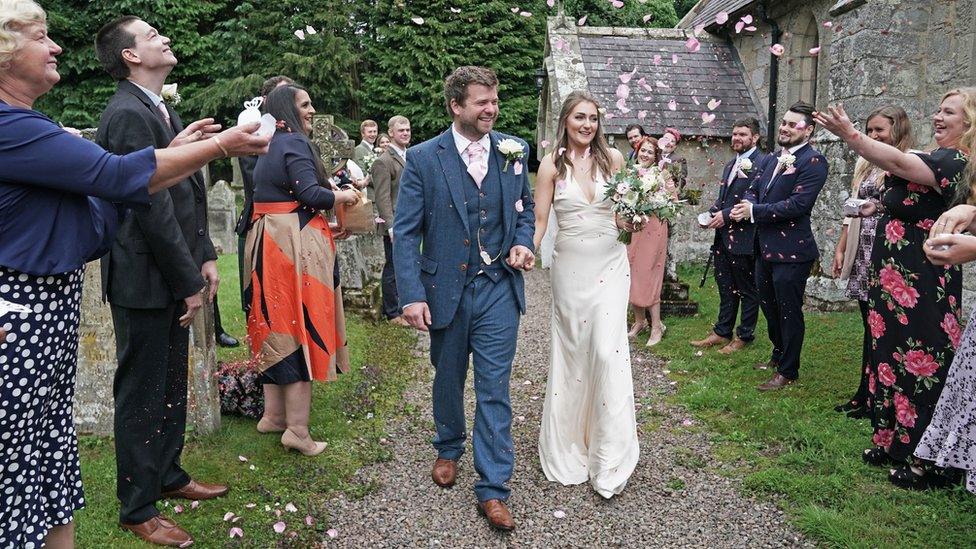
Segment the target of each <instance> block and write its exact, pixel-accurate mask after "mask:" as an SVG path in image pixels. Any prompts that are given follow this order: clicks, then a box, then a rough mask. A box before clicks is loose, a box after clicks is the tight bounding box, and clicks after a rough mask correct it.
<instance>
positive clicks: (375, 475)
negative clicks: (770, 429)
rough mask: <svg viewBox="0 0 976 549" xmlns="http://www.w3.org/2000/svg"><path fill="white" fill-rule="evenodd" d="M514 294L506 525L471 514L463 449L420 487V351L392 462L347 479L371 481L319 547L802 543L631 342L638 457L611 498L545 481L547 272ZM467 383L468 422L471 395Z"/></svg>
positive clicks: (427, 418)
mask: <svg viewBox="0 0 976 549" xmlns="http://www.w3.org/2000/svg"><path fill="white" fill-rule="evenodd" d="M526 287H527V288H526V290H527V298H528V314H527V315H526V316H525V317H523V318H522V322H521V327H520V330H519V345H518V352H517V354H516V357H515V364H514V367H513V372H512V387H511V394H512V410H513V414H514V416H515V420H514V424H513V429H512V431H513V436H514V439H515V452H516V463H515V474H514V476H513V478H512V481H511V484H510V486H511V488H512V496H511V499H510V500H509V506H510V508H511V510H512V513H513V515H514V517H515V520H516V523H517V529H516V530H515V531H514V532H511V533H509V534H502V533H496V532H493V531H491V530H489V528H488V526H487V524H486V522H485V520H484V519H483V518H482V517H481V516H479V515H478V513H477V511H476V509H475V497H474V492H473V489H472V488H473V485H474V482H475V479H476V476H477V475H476V473H475V471H474V465H473V462H472V458H471V450H470V443H469V444H468V450H467V451H466V453H465V455H464V457H463V458H462V459H461V463H460V469H459V473H458V482H457V484H456V485H455V486H454V487H453V488H451V489H448V490H445V489H441V488H438V487H437V486H435V485H434V484H433V482H432V481H431V480H430V467H431V465H432V463H433V460H434V458H435V457H436V456H435V453H434V450H433V448H432V447H431V445H430V437H431V434H432V433H433V421H432V420H431V412H430V408H431V406H430V381H431V377H432V368H431V367H430V365H429V362H428V361H427V356H426V353H422V358H421V359H420V360H419V361H418V362H419V365H420V366H419V367H421V368H424V369H425V374H424V375H422V376H420V381H419V382H418V383H417V384H416V385H414V386H413V387H411V388H410V389H409V390H408V392H407V393H406V394H405V395H404V399H405V404H406V409H409V410H411V411H410V413H408V414H406V415H404V416H402V417H400V418H397V419H395V420H393V422H392V423H391V424H390V425H388V429H389V433H390V435H389V437H388V440H387V442H386V443H387V445H388V448H389V449H390V451H391V453H392V458H391V459H390V460H389V461H387V462H383V463H378V464H375V465H372V466H370V467H367V468H365V469H363V470H361V471H359V473H358V474H357V476H356V478H355V480H354V482H357V483H363V484H367V485H374V486H375V489H374V490H372V491H370V492H369V493H368V495H366V496H365V497H363V498H360V499H347V498H346V497H345V496H339V497H337V498H335V499H334V500H333V501H331V502H330V505H329V507H328V509H329V512H330V514H331V516H332V520H331V521H330V524H331V527H332V528H335V530H336V532H337V533H338V535H337V536H336V537H335V538H334V539H329V538H327V539H326V542H327V543H328V544H329V545H338V546H346V547H361V546H365V545H368V546H371V547H398V546H404V545H410V546H435V545H443V546H448V547H456V546H479V547H485V546H501V545H506V544H507V545H512V546H520V547H522V546H524V547H537V546H545V545H556V546H624V547H654V546H667V547H680V546H713V547H741V546H750V547H783V546H789V547H794V546H803V547H807V546H812V543H810V542H809V541H807V540H805V539H804V538H803V537H802V536H801V535H800V534H799V533H798V532H797V531H796V530H795V529H794V528H792V527H790V526H789V525H788V524H786V522H785V517H784V515H783V513H782V512H781V511H779V510H778V509H777V508H776V506H775V505H774V504H772V503H768V502H760V501H757V500H754V499H751V498H748V497H744V496H743V495H742V494H741V493H739V491H738V487H739V483H738V481H737V480H736V479H735V478H734V477H733V476H732V475H731V474H730V473H728V472H727V471H728V470H726V471H725V474H722V473H723V466H722V465H721V464H719V463H718V462H717V461H715V460H713V459H712V457H711V456H710V443H709V434H708V433H707V432H705V431H704V430H703V429H702V428H701V426H700V425H699V424H698V422H697V421H694V420H692V419H691V416H690V414H688V413H687V412H686V411H685V410H683V409H682V408H681V407H679V406H675V405H672V404H669V403H668V402H666V399H667V397H668V395H670V394H671V393H673V392H674V387H673V385H672V382H670V381H669V380H668V378H667V375H666V374H667V365H666V364H665V363H663V361H661V360H660V359H658V358H656V357H654V356H653V355H651V354H650V353H648V352H646V351H645V349H644V347H643V345H639V344H638V345H635V346H634V349H635V352H634V353H633V375H634V391H635V397H636V399H637V402H638V406H639V407H638V416H637V417H638V425H639V429H640V432H639V438H640V445H641V457H640V462H639V463H638V465H637V469H636V471H635V472H634V474H633V476H631V478H630V482H629V483H628V485H627V488H626V489H625V490H624V492H623V494H621V495H620V496H617V497H615V498H613V499H612V500H609V501H606V500H603V498H601V497H600V496H599V495H597V494H596V493H595V492H594V491H593V490H592V489H591V488H590V486H589V485H588V484H583V485H578V486H561V485H559V484H557V483H552V482H549V481H547V480H546V478H545V475H544V474H543V473H542V470H541V469H540V467H539V459H538V454H537V441H538V436H539V422H540V417H541V415H542V401H543V398H544V395H545V380H546V372H547V369H548V365H549V321H550V300H551V293H550V290H549V277H548V273H547V272H545V271H534V272H532V273H529V274H528V276H527V280H526ZM423 341H424V338H422V339H421V340H420V343H421V345H422V344H423ZM418 354H421V353H418ZM468 379H469V381H468V390H467V392H466V396H467V397H468V398H467V401H468V419H469V427H470V421H471V418H472V417H473V407H474V392H473V390H472V388H471V381H470V379H471V376H470V375H469V376H468Z"/></svg>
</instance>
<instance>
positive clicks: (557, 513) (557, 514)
mask: <svg viewBox="0 0 976 549" xmlns="http://www.w3.org/2000/svg"><path fill="white" fill-rule="evenodd" d="M552 516H554V517H556V518H557V519H561V518H566V511H563V510H562V509H560V510H558V511H553V512H552Z"/></svg>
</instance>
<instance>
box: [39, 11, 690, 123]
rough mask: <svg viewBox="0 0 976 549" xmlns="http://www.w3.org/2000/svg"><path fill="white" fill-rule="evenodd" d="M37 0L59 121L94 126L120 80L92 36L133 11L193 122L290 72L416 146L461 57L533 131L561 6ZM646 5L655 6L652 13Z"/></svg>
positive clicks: (338, 111) (608, 18)
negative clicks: (404, 133) (551, 29)
mask: <svg viewBox="0 0 976 549" xmlns="http://www.w3.org/2000/svg"><path fill="white" fill-rule="evenodd" d="M43 6H44V8H45V9H46V10H47V11H48V17H49V23H50V28H51V35H52V36H53V37H54V38H55V40H57V41H58V42H59V43H60V44H61V45H62V46H63V47H64V50H65V52H64V53H63V54H62V55H61V57H60V60H61V64H60V72H61V75H62V81H61V83H60V84H59V85H58V86H56V87H55V88H54V89H53V90H52V91H51V92H49V93H48V94H47V95H45V96H44V97H43V98H42V100H41V101H40V102H39V103H38V104H37V108H38V109H39V110H41V111H42V112H45V113H47V114H49V115H50V116H52V117H53V118H55V119H56V120H58V121H60V122H62V123H64V124H65V125H71V126H76V127H90V126H94V125H95V124H97V121H98V116H99V114H100V113H101V111H102V109H103V108H104V106H105V104H106V102H107V101H108V98H109V97H110V96H111V94H112V93H113V91H114V89H115V83H114V82H112V81H111V79H110V78H109V77H108V76H107V75H106V74H105V72H104V71H103V70H102V69H101V67H100V66H99V65H98V61H97V59H96V58H95V53H94V47H93V42H94V36H95V33H96V31H97V30H98V28H99V27H100V26H101V25H102V24H104V23H105V22H107V21H109V20H111V19H113V18H115V17H117V16H119V15H122V14H134V15H139V16H140V17H143V18H144V19H145V20H146V21H147V22H149V23H150V24H152V25H154V26H156V27H157V28H158V29H159V30H160V32H162V34H163V35H165V36H168V37H170V38H171V39H172V41H173V50H174V51H175V52H176V55H177V57H178V58H179V60H180V64H179V65H178V66H177V67H176V68H175V69H174V71H173V74H172V75H171V77H170V79H169V81H170V82H175V83H178V84H179V86H180V94H181V96H182V97H183V100H184V102H183V103H182V104H181V105H180V107H179V111H180V113H181V114H182V115H183V118H184V120H185V121H190V120H194V119H197V118H200V117H203V116H214V117H216V118H217V119H218V121H220V122H222V123H227V122H229V121H233V120H234V118H235V116H236V115H237V113H238V112H240V110H241V108H242V103H243V101H245V100H247V99H249V98H251V97H252V96H254V95H256V93H257V89H258V87H259V86H260V84H261V82H263V81H264V79H265V78H268V77H270V76H274V75H276V74H286V75H288V76H291V77H292V78H294V79H295V80H296V81H298V82H299V83H301V84H302V85H304V86H305V87H307V88H308V89H309V93H310V95H311V96H312V99H313V101H314V102H315V105H316V108H317V109H318V111H319V112H322V113H328V114H332V115H334V116H335V117H336V121H337V122H338V123H339V124H340V125H341V126H343V127H344V128H345V129H346V130H347V131H348V132H349V134H350V135H351V136H353V137H356V136H357V135H358V126H359V121H360V120H362V119H363V118H372V119H375V120H377V121H379V122H380V125H381V129H383V130H385V126H386V120H388V119H389V117H391V116H393V115H395V114H402V115H405V116H407V117H408V118H410V120H411V122H412V125H413V128H414V141H415V142H419V141H420V140H422V139H427V138H429V137H432V136H433V135H436V134H437V133H439V132H440V131H442V130H443V129H444V128H446V127H447V125H448V123H449V117H448V115H447V113H446V111H445V109H444V106H443V102H444V101H443V94H442V82H443V79H444V77H445V76H446V75H447V74H448V73H450V71H451V70H453V69H454V68H455V67H457V66H458V65H461V64H479V65H485V66H489V67H491V68H493V69H494V70H495V71H496V72H497V73H498V77H499V80H500V82H501V85H500V87H499V95H500V98H501V115H500V120H499V122H498V124H497V127H498V128H499V129H500V130H502V131H505V132H508V133H512V134H515V135H518V136H520V137H522V138H525V139H527V140H529V141H532V138H533V136H534V134H535V126H536V123H537V122H536V112H537V109H538V90H537V88H536V83H535V72H536V70H537V69H538V68H539V67H540V66H541V64H542V52H543V49H544V41H545V32H546V16H549V15H555V13H556V10H557V6H553V7H549V6H548V5H547V4H546V1H545V0H526V1H520V2H518V3H515V2H511V1H503V0H365V1H357V0H317V1H316V0H245V1H244V2H235V1H231V0H184V1H181V2H155V1H150V0H99V1H98V2H91V1H87V0H49V1H44V2H43ZM516 6H518V10H517V11H516V12H513V11H512V9H513V8H515V7H516ZM565 10H566V13H567V16H569V17H571V18H572V19H573V20H578V19H579V18H580V17H582V16H584V15H586V16H587V21H586V25H588V26H607V25H613V26H640V27H646V26H655V27H663V26H672V25H674V24H675V23H676V22H677V16H676V14H675V6H674V3H673V1H672V0H647V1H646V2H641V1H640V0H625V4H624V6H623V7H622V8H614V7H613V6H612V5H611V4H610V2H609V1H608V0H566V2H565ZM522 12H526V13H528V14H531V15H529V16H526V15H523V14H522ZM645 14H653V18H652V19H650V21H648V22H647V23H645V22H644V21H643V20H642V19H643V17H644V15H645ZM415 17H422V18H423V20H424V21H423V23H422V24H417V23H415V22H413V21H412V19H413V18H415ZM307 26H311V27H312V28H314V29H315V30H316V31H317V32H315V33H314V34H310V33H306V34H305V39H304V40H300V39H299V38H298V37H296V36H295V31H296V30H298V29H301V30H303V31H304V30H305V29H306V27H307Z"/></svg>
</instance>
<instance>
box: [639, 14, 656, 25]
mask: <svg viewBox="0 0 976 549" xmlns="http://www.w3.org/2000/svg"><path fill="white" fill-rule="evenodd" d="M653 18H654V14H653V13H648V14H647V15H645V16H644V17H642V18H641V19H643V20H644V22H645V23H647V22H648V21H650V20H651V19H653Z"/></svg>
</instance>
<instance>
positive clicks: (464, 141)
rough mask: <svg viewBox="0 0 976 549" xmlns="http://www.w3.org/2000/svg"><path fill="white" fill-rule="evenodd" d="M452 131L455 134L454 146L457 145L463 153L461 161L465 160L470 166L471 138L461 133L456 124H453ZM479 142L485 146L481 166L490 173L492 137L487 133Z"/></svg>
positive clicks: (459, 151)
mask: <svg viewBox="0 0 976 549" xmlns="http://www.w3.org/2000/svg"><path fill="white" fill-rule="evenodd" d="M451 133H452V134H454V146H455V147H457V151H458V154H459V155H461V161H462V162H464V166H465V167H468V145H470V144H471V140H470V139H468V138H467V137H464V136H463V135H461V134H460V132H458V131H457V128H456V127H455V126H454V124H451ZM478 143H480V144H481V146H482V147H484V148H485V154H484V156H482V157H481V164H482V165H481V167H482V168H484V169H485V173H488V153H489V152H491V137H490V136H489V135H488V134H487V133H486V134H485V135H482V136H481V139H479V140H478Z"/></svg>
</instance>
